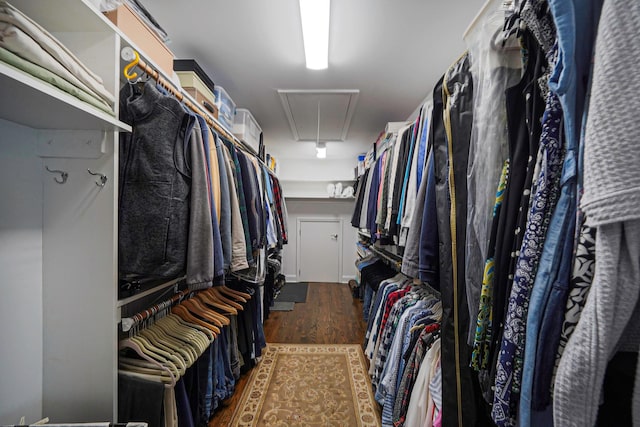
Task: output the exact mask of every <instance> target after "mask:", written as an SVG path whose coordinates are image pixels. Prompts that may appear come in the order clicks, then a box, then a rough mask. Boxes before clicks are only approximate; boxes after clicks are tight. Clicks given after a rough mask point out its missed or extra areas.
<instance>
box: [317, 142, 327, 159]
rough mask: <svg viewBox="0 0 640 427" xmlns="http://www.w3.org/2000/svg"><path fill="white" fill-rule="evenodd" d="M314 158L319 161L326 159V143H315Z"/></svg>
mask: <svg viewBox="0 0 640 427" xmlns="http://www.w3.org/2000/svg"><path fill="white" fill-rule="evenodd" d="M316 157H317V158H319V159H326V158H327V143H326V142H322V141H319V142H316Z"/></svg>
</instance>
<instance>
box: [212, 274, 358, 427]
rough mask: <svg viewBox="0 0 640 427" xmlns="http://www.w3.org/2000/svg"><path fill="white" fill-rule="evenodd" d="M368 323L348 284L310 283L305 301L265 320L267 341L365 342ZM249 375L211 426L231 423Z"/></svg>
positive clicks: (277, 312)
mask: <svg viewBox="0 0 640 427" xmlns="http://www.w3.org/2000/svg"><path fill="white" fill-rule="evenodd" d="M365 330H366V325H365V323H364V321H363V320H362V303H361V302H360V300H359V299H357V298H353V297H352V296H351V291H350V289H349V286H348V285H347V284H338V283H309V293H308V294H307V302H306V303H296V305H295V307H294V309H293V311H272V312H271V314H270V315H269V318H268V319H267V320H266V321H265V323H264V332H265V337H266V338H267V343H289V344H362V342H363V340H364V334H365ZM248 378H249V374H246V375H243V376H242V377H241V378H240V380H239V381H238V382H237V383H236V390H235V393H234V394H233V396H232V397H231V398H230V399H228V400H227V401H226V402H225V405H224V406H223V407H222V408H219V409H218V411H217V412H216V414H215V416H214V417H213V419H212V420H211V422H210V423H209V427H222V426H228V425H230V423H231V417H232V416H233V411H234V410H235V407H236V405H237V403H238V401H239V400H240V396H241V395H242V391H243V390H244V387H245V386H246V383H247V380H248Z"/></svg>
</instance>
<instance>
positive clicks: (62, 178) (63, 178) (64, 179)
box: [45, 165, 69, 184]
mask: <svg viewBox="0 0 640 427" xmlns="http://www.w3.org/2000/svg"><path fill="white" fill-rule="evenodd" d="M45 168H46V169H47V171H49V172H51V173H59V174H60V180H59V181H58V178H55V177H54V178H53V180H54V181H55V182H57V183H58V184H64V183H65V182H67V178H69V173H67V172H65V171H61V170H57V169H49V166H46V165H45Z"/></svg>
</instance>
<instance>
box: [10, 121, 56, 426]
mask: <svg viewBox="0 0 640 427" xmlns="http://www.w3.org/2000/svg"><path fill="white" fill-rule="evenodd" d="M0 153H1V154H0V200H3V201H4V202H3V204H2V209H0V287H1V289H2V296H1V297H0V373H2V376H1V379H0V424H15V423H17V422H18V421H19V419H20V417H21V416H25V417H26V421H27V423H31V422H35V421H37V420H39V419H40V418H42V363H43V359H42V357H43V356H42V354H43V348H42V342H43V341H42V339H43V332H42V331H43V321H42V308H43V307H42V267H41V266H42V193H43V190H42V168H43V166H42V160H41V159H40V158H39V157H38V156H37V155H36V154H35V153H36V144H35V132H34V131H33V130H32V129H29V128H26V127H22V126H19V125H16V124H14V123H10V122H7V121H4V120H0ZM52 177H53V175H52Z"/></svg>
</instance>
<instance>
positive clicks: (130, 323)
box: [122, 290, 191, 332]
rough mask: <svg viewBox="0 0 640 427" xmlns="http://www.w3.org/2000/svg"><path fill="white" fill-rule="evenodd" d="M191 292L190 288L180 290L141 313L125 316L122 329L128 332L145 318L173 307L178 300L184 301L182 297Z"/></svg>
mask: <svg viewBox="0 0 640 427" xmlns="http://www.w3.org/2000/svg"><path fill="white" fill-rule="evenodd" d="M189 293H191V291H190V290H184V291H180V292H178V293H177V294H175V295H174V296H172V297H171V298H169V299H167V300H165V301H162V302H161V303H158V304H154V305H152V306H151V307H149V308H147V309H146V310H144V311H141V312H139V313H136V314H134V315H133V316H131V317H125V318H123V319H122V331H123V332H127V331H129V330H130V329H131V328H132V327H134V326H135V325H137V324H138V323H140V322H142V321H143V320H145V319H148V318H149V317H151V316H153V315H154V314H156V313H158V312H160V311H162V310H164V309H166V308H169V307H173V305H174V304H175V303H177V302H180V301H182V299H183V298H184V297H185V296H187V295H188V294H189Z"/></svg>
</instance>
